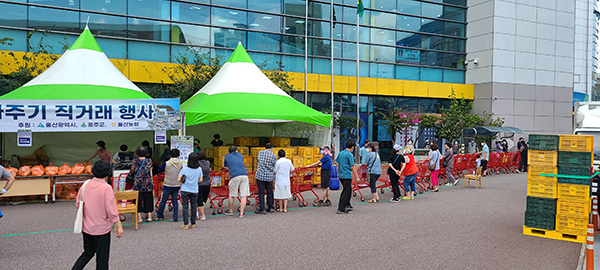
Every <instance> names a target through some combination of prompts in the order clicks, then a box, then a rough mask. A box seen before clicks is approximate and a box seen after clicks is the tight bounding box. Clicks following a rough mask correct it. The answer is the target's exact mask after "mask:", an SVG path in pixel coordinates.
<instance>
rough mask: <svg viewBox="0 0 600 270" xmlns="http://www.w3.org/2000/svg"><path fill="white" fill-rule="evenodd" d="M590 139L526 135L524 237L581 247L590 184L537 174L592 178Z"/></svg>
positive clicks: (591, 144)
mask: <svg viewBox="0 0 600 270" xmlns="http://www.w3.org/2000/svg"><path fill="white" fill-rule="evenodd" d="M593 147H594V146H593V137H591V136H590V137H589V138H588V136H574V135H560V136H559V135H546V134H531V135H529V150H528V164H529V173H528V181H527V210H526V211H525V226H524V227H523V233H525V234H527V235H533V236H540V237H546V238H552V239H559V240H566V241H573V242H579V243H583V242H585V235H586V230H587V223H588V218H589V213H590V195H591V194H590V180H579V179H571V178H563V177H546V176H540V174H563V175H586V176H589V175H591V164H592V162H593V158H592V157H593V156H592V153H591V151H592V149H593Z"/></svg>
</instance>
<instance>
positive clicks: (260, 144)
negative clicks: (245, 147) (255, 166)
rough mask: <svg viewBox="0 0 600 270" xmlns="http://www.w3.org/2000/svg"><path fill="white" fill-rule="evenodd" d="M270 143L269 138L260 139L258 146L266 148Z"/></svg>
mask: <svg viewBox="0 0 600 270" xmlns="http://www.w3.org/2000/svg"><path fill="white" fill-rule="evenodd" d="M267 143H269V138H267V137H258V146H265V145H267Z"/></svg>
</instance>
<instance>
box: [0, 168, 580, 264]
mask: <svg viewBox="0 0 600 270" xmlns="http://www.w3.org/2000/svg"><path fill="white" fill-rule="evenodd" d="M526 182H527V175H526V174H510V175H499V176H497V175H493V176H489V177H485V178H484V179H483V188H481V189H475V188H474V187H471V188H463V187H462V180H461V183H460V184H459V185H458V186H456V187H449V188H443V189H441V190H440V192H438V193H426V194H423V195H422V196H419V197H417V198H416V199H415V200H410V201H402V202H400V203H390V202H387V200H388V199H389V198H390V196H391V192H389V190H386V193H385V194H383V195H381V196H380V197H381V199H382V201H381V202H379V203H377V204H368V203H360V201H359V200H358V198H353V204H354V209H355V211H353V212H351V213H350V214H348V215H336V214H335V207H331V208H312V207H309V208H295V209H291V210H290V211H289V212H288V213H286V214H283V213H273V214H267V215H255V214H248V215H247V217H246V218H244V219H239V218H237V217H226V216H208V218H207V219H206V220H205V221H199V222H198V227H197V228H195V229H190V230H188V231H183V230H181V229H180V226H181V225H182V222H181V221H180V222H178V223H175V222H172V221H162V222H154V223H151V224H142V225H140V227H139V230H137V231H136V230H135V229H134V228H133V226H131V225H128V226H125V234H124V236H123V238H121V239H117V238H116V237H113V238H112V246H111V261H110V264H111V269H176V268H180V269H192V268H209V267H210V268H213V269H232V268H245V269H365V268H376V269H575V268H576V266H577V261H578V256H579V251H580V246H581V245H580V244H577V243H570V242H563V241H558V240H552V239H544V238H538V237H533V236H526V235H523V234H522V226H523V213H524V212H525V207H526V205H525V203H526V196H527V195H526V193H527V192H526V186H527V183H526ZM368 192H369V191H368V190H367V189H364V190H363V194H366V193H368ZM317 193H318V194H320V190H318V191H317ZM338 193H339V192H335V193H334V194H338ZM366 197H367V198H370V194H369V195H366ZM309 201H312V200H309ZM334 203H337V197H334ZM290 206H291V207H297V203H295V202H292V201H290ZM0 208H1V209H2V211H3V213H4V215H5V217H4V218H2V219H0V243H2V244H0V263H1V265H2V266H1V267H0V268H4V266H10V269H40V268H42V267H43V268H46V269H70V268H71V266H72V265H73V263H74V262H75V260H76V259H77V257H78V256H79V254H80V253H81V252H82V250H83V249H82V246H83V242H82V236H81V235H75V234H73V233H72V232H71V231H69V229H70V228H72V226H73V221H74V217H75V208H74V203H73V202H58V203H56V204H53V205H52V204H47V205H46V204H43V203H34V204H24V205H14V206H13V205H0ZM236 208H237V207H236ZM247 209H248V210H247V212H251V211H254V206H253V205H252V206H250V207H248V208H247ZM207 212H208V213H210V211H207ZM166 217H167V218H170V217H171V213H170V212H167V213H166ZM180 217H181V214H180ZM130 221H131V219H130V217H128V221H127V222H130ZM94 268H95V266H94V263H93V261H92V262H90V264H89V265H88V267H87V268H86V269H94ZM6 269H9V268H6Z"/></svg>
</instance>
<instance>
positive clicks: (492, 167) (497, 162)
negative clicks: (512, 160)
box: [487, 152, 504, 174]
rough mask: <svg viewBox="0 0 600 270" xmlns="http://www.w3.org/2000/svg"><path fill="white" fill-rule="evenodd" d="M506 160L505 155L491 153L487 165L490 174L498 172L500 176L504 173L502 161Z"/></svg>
mask: <svg viewBox="0 0 600 270" xmlns="http://www.w3.org/2000/svg"><path fill="white" fill-rule="evenodd" d="M503 158H504V153H498V152H494V153H490V160H489V161H488V164H487V169H488V171H490V172H494V171H495V172H496V174H500V173H501V172H504V168H503V167H502V159H503Z"/></svg>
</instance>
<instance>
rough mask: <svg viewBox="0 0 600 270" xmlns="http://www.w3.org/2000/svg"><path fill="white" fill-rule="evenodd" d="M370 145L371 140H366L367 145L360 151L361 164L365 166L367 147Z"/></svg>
mask: <svg viewBox="0 0 600 270" xmlns="http://www.w3.org/2000/svg"><path fill="white" fill-rule="evenodd" d="M368 145H369V140H365V144H363V146H362V147H361V148H360V150H359V151H358V155H359V157H360V163H361V164H365V159H366V158H367V146H368Z"/></svg>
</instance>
